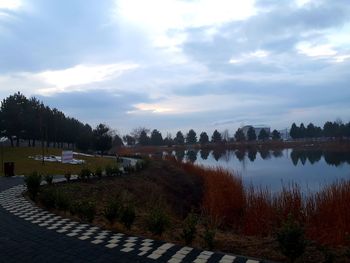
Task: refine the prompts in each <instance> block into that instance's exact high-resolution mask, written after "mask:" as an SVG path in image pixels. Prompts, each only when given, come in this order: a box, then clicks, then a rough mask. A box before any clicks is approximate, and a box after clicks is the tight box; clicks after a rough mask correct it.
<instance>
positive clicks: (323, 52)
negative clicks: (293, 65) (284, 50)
mask: <svg viewBox="0 0 350 263" xmlns="http://www.w3.org/2000/svg"><path fill="white" fill-rule="evenodd" d="M296 49H297V50H298V52H299V53H300V54H303V55H306V56H309V57H315V58H318V57H319V58H322V57H332V56H334V55H336V54H337V53H338V52H337V51H336V50H334V48H333V46H331V45H329V44H324V45H312V44H311V43H308V42H300V43H298V44H297V46H296Z"/></svg>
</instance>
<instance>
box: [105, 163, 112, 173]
mask: <svg viewBox="0 0 350 263" xmlns="http://www.w3.org/2000/svg"><path fill="white" fill-rule="evenodd" d="M105 170H106V175H107V176H112V174H113V169H112V167H111V166H110V165H107V166H106V168H105Z"/></svg>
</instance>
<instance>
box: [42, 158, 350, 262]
mask: <svg viewBox="0 0 350 263" xmlns="http://www.w3.org/2000/svg"><path fill="white" fill-rule="evenodd" d="M47 191H49V192H50V191H51V192H52V191H54V193H57V192H56V191H58V192H59V193H60V194H59V195H58V197H59V198H58V199H59V200H58V206H57V205H53V204H52V202H51V203H50V204H51V208H54V210H55V211H56V212H57V213H61V214H63V215H65V216H70V217H73V218H76V219H80V220H86V218H85V217H81V216H79V213H77V211H74V209H72V208H74V207H77V204H78V205H79V207H84V205H86V204H88V205H90V206H91V205H93V211H94V212H93V218H92V220H91V221H93V222H94V223H95V224H97V225H100V226H102V227H104V228H107V229H113V230H117V231H122V232H126V233H129V234H133V235H140V236H148V237H151V238H160V239H163V240H167V241H169V242H174V243H178V244H182V245H185V244H187V242H185V236H186V235H187V236H188V235H189V233H192V232H191V231H189V230H191V229H192V230H193V228H191V227H190V226H191V224H190V223H191V216H190V215H193V214H195V215H196V216H197V217H198V221H197V222H196V226H195V228H196V231H195V234H194V238H193V240H192V241H191V243H192V246H195V247H201V248H207V249H211V248H213V247H214V249H218V250H221V251H225V252H231V253H236V254H244V255H248V256H252V257H258V258H265V259H270V260H276V261H286V257H285V256H283V254H282V253H281V250H280V249H279V245H278V242H277V236H278V233H279V232H280V231H281V229H282V228H283V226H284V225H285V223H286V222H287V221H288V220H289V218H293V220H294V221H295V222H297V224H298V225H300V229H301V230H302V231H303V233H304V234H305V238H306V239H307V240H309V241H307V243H306V248H305V253H304V255H303V256H302V257H301V258H300V261H299V262H324V261H326V260H329V259H330V258H335V259H336V260H335V261H334V262H347V261H349V260H350V258H349V256H350V250H349V243H348V242H349V239H348V238H349V236H348V233H349V231H350V229H349V224H348V222H349V219H350V211H349V209H348V204H349V203H350V183H349V182H339V183H336V184H333V185H331V186H329V187H327V188H325V189H323V190H322V191H320V192H318V193H317V194H313V195H308V196H307V197H304V196H303V195H302V194H301V192H300V189H299V188H298V186H296V185H294V186H291V187H289V188H285V189H284V190H283V191H281V192H280V193H278V194H272V193H271V192H270V191H269V190H268V189H254V188H245V187H244V186H243V184H242V180H241V178H240V177H237V176H235V175H232V174H231V173H229V172H227V171H225V170H221V169H204V168H202V167H198V166H195V165H193V164H190V163H179V162H176V160H174V159H169V160H167V161H161V160H158V161H156V160H154V161H152V162H151V164H150V166H149V167H148V168H147V169H145V170H142V171H139V172H135V173H132V174H130V175H127V176H122V177H108V178H104V179H102V180H101V179H90V180H86V181H79V182H72V183H63V184H58V185H53V186H46V187H45V189H44V191H43V192H42V193H41V194H40V195H39V200H42V201H43V202H44V203H45V200H46V199H45V198H48V197H50V196H51V198H52V195H50V194H49V195H48V193H47ZM55 198H57V195H56V197H55ZM49 200H51V199H50V198H49ZM62 200H63V201H64V202H63V201H62ZM51 201H52V200H51ZM44 203H43V204H44ZM62 203H63V204H65V205H64V206H62ZM111 206H112V208H113V207H114V208H116V207H117V208H118V209H116V211H118V212H117V214H118V213H119V214H118V215H117V216H116V217H118V218H119V219H118V220H117V219H116V220H114V221H113V222H111V221H109V220H108V218H107V217H106V211H109V213H108V214H109V215H110V214H111V213H110V212H111V211H113V210H111ZM62 207H63V209H62ZM57 208H59V210H60V211H57ZM106 209H107V210H106ZM108 209H109V210H108ZM130 209H131V212H133V213H134V216H135V218H134V219H133V222H132V224H131V227H130V229H129V228H128V227H126V224H125V220H129V221H130ZM62 210H63V211H62ZM122 211H124V212H122ZM125 211H127V212H128V213H129V214H128V213H127V216H126V217H125V216H124V214H123V213H126V212H125ZM131 215H132V213H131ZM125 218H126V219H125ZM189 218H190V219H189ZM152 220H153V221H152ZM150 221H151V222H153V223H154V221H156V223H155V226H156V229H157V227H158V229H159V227H160V226H161V227H162V229H163V228H164V229H163V230H164V231H163V230H162V233H161V234H159V233H158V234H157V233H156V231H154V229H155V227H154V224H153V226H152V227H150ZM189 222H190V223H189ZM192 222H193V218H192ZM185 230H186V231H187V232H186V231H185ZM301 230H300V231H301ZM184 233H187V234H186V235H184ZM211 238H212V239H211ZM214 239H215V240H214Z"/></svg>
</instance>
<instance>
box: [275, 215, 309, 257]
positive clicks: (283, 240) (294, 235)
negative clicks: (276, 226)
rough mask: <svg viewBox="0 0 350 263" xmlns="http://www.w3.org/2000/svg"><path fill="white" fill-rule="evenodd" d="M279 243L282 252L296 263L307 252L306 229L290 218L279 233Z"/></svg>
mask: <svg viewBox="0 0 350 263" xmlns="http://www.w3.org/2000/svg"><path fill="white" fill-rule="evenodd" d="M277 241H278V244H279V247H280V250H281V252H282V253H283V255H285V256H286V257H287V258H288V259H289V260H290V261H291V262H294V261H295V260H296V259H297V258H299V257H300V256H301V255H302V254H303V253H304V251H305V247H306V239H305V235H304V229H303V228H302V227H301V225H300V224H299V223H298V222H297V221H295V220H293V218H292V217H291V216H289V217H288V219H287V221H286V222H284V223H283V224H282V227H281V228H280V230H279V231H278V233H277Z"/></svg>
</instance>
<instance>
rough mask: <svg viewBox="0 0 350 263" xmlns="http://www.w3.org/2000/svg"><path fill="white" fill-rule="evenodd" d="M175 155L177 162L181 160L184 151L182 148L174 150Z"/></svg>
mask: <svg viewBox="0 0 350 263" xmlns="http://www.w3.org/2000/svg"><path fill="white" fill-rule="evenodd" d="M175 157H176V160H178V161H179V162H182V161H183V160H184V157H185V151H184V150H176V151H175Z"/></svg>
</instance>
